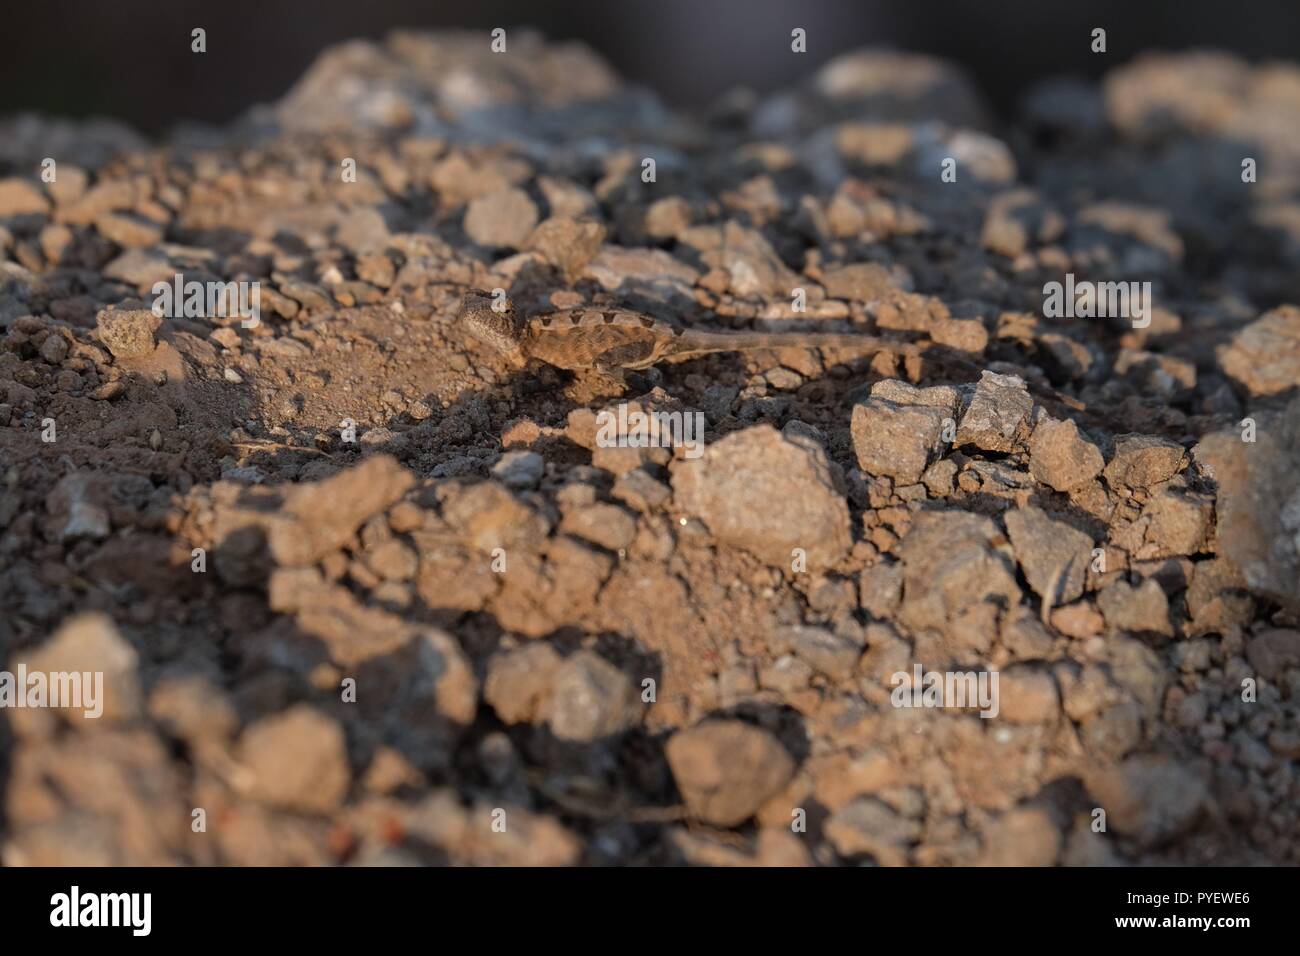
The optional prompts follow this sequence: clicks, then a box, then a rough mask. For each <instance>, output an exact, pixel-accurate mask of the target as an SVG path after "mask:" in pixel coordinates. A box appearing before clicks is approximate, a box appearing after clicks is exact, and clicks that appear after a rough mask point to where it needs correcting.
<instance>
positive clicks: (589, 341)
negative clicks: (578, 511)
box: [459, 290, 1084, 410]
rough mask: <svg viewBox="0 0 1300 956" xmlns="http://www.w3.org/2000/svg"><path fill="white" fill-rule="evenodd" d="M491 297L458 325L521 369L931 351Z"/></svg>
mask: <svg viewBox="0 0 1300 956" xmlns="http://www.w3.org/2000/svg"><path fill="white" fill-rule="evenodd" d="M495 305H496V300H495V299H494V298H493V296H491V295H489V294H488V293H486V292H480V291H477V290H471V291H469V292H467V293H466V294H465V297H464V299H463V300H462V301H461V307H460V312H459V320H460V322H461V323H463V324H464V326H465V329H466V331H467V332H468V333H469V334H470V335H471V336H473V337H474V338H475V339H478V340H479V341H480V342H482V343H484V344H485V345H487V346H489V347H491V348H492V349H494V350H496V351H497V352H499V353H501V354H502V355H504V356H505V357H506V358H507V360H509V361H510V362H511V363H512V364H514V365H515V366H516V367H523V366H525V365H526V364H527V363H528V362H529V361H530V360H536V361H540V362H542V363H544V364H546V365H550V366H553V367H555V368H559V369H564V370H566V371H578V372H580V371H584V370H592V371H595V372H598V373H600V374H603V375H605V376H607V377H609V378H612V379H614V380H615V381H618V382H622V381H623V373H624V372H625V371H638V370H641V369H648V368H650V367H652V366H654V365H656V364H658V363H659V362H661V361H684V360H686V359H692V358H696V357H698V356H701V355H709V354H713V353H717V352H746V351H758V350H763V349H781V348H801V349H815V348H852V349H860V350H863V351H867V352H892V353H895V354H898V355H900V356H903V357H910V358H919V357H920V356H921V355H922V354H923V352H925V351H928V350H926V349H924V348H923V347H922V346H921V345H918V344H917V343H914V342H900V341H896V340H894V339H886V338H880V337H878V336H873V335H862V334H859V333H855V332H712V331H703V330H697V329H686V328H682V327H681V326H679V325H676V324H674V323H672V322H666V321H664V320H663V319H656V318H654V317H652V316H649V315H646V314H644V313H642V312H633V311H630V310H627V309H618V308H600V307H596V306H577V307H575V308H572V309H561V310H558V311H554V312H546V313H542V314H540V315H536V316H533V317H532V318H529V319H525V318H524V317H523V316H521V315H520V314H519V313H518V312H516V310H515V308H514V306H513V305H512V304H511V303H509V302H505V303H504V308H501V309H500V311H498V309H497V308H496V307H494V306H495ZM931 354H932V357H935V358H937V359H938V361H939V362H940V363H941V364H946V365H950V366H952V367H953V368H955V369H958V370H961V371H966V372H973V373H974V374H976V375H978V374H979V373H980V368H979V366H977V365H976V364H975V363H973V362H969V361H966V360H964V359H958V358H956V357H954V356H952V355H949V354H946V353H942V354H940V353H938V352H934V353H931ZM1027 387H1028V388H1029V390H1030V391H1031V392H1033V393H1034V394H1036V395H1039V396H1041V397H1044V398H1047V399H1048V400H1050V401H1054V402H1060V403H1064V404H1065V405H1067V406H1069V407H1072V408H1074V409H1076V410H1080V409H1082V408H1083V407H1084V406H1083V405H1082V403H1080V402H1079V401H1078V400H1077V399H1074V398H1071V397H1070V396H1068V395H1063V394H1061V393H1060V392H1056V391H1055V390H1051V391H1046V390H1044V389H1041V388H1039V387H1038V386H1036V385H1034V384H1032V383H1027Z"/></svg>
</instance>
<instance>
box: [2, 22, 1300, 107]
mask: <svg viewBox="0 0 1300 956" xmlns="http://www.w3.org/2000/svg"><path fill="white" fill-rule="evenodd" d="M4 6H5V9H4V10H3V13H2V15H0V23H3V30H2V32H3V34H4V40H5V42H4V44H3V53H2V54H0V114H4V113H13V112H21V111H28V110H33V111H39V112H45V113H56V114H64V115H68V116H78V117H80V116H91V115H104V116H111V117H115V118H118V119H122V120H125V121H127V122H128V123H130V124H132V125H133V126H135V127H136V128H138V129H140V130H142V131H145V132H151V133H157V132H159V131H162V130H165V129H167V128H168V127H170V126H171V125H173V124H174V123H176V122H177V121H179V120H187V119H190V120H205V121H211V122H222V121H225V120H229V119H232V118H233V117H235V116H236V115H238V114H239V113H241V112H242V111H243V110H245V109H246V108H247V107H249V106H250V105H252V104H254V103H259V102H269V101H272V100H274V99H276V98H278V97H279V96H280V95H282V94H283V93H284V91H285V90H287V89H288V88H289V86H290V85H291V84H292V83H293V81H294V80H295V79H296V78H297V77H298V76H299V75H301V73H302V72H303V70H304V69H306V67H307V65H308V64H309V63H311V61H312V59H313V58H314V57H315V55H316V53H317V52H318V51H319V50H321V49H322V48H323V47H326V46H328V45H330V44H332V43H337V42H338V41H340V40H344V39H348V38H351V37H375V38H378V37H382V36H383V35H384V34H385V33H387V32H388V31H389V30H391V29H393V28H395V27H419V28H429V29H433V28H440V27H441V28H447V27H462V28H476V29H483V30H487V29H490V28H492V27H496V26H504V27H507V28H509V27H512V26H522V25H532V26H535V27H537V28H539V29H541V30H542V31H543V32H544V33H545V34H547V35H548V36H549V37H551V38H553V39H581V40H584V41H586V42H587V43H588V44H590V45H591V46H593V47H594V48H596V49H597V50H598V51H600V52H601V53H602V54H603V55H604V56H605V57H606V58H607V59H608V60H609V62H610V63H611V64H612V65H613V66H614V68H615V69H616V70H618V71H619V72H620V73H622V74H623V75H624V76H625V77H628V78H629V79H630V80H632V81H633V82H636V83H640V84H643V85H645V86H649V87H651V88H652V89H655V90H657V91H658V92H659V93H660V95H661V96H663V97H664V99H665V100H667V101H668V102H669V103H670V104H673V105H679V106H692V105H703V104H706V103H708V102H709V101H710V100H712V99H713V98H715V97H717V96H719V95H721V94H722V93H724V92H726V91H727V90H728V89H730V88H732V87H733V86H737V85H745V86H749V87H751V88H753V89H755V90H758V91H760V92H766V91H769V90H772V89H775V88H777V87H780V86H783V85H786V84H789V83H791V82H794V81H796V80H798V79H799V78H801V77H803V76H805V75H807V74H808V73H810V72H811V71H812V70H813V69H815V68H816V66H818V65H819V64H821V63H822V62H824V61H825V60H827V59H828V58H830V57H832V56H834V55H835V54H837V53H842V52H844V51H846V50H851V49H854V48H855V47H860V46H890V47H895V48H899V49H910V50H918V51H925V52H930V53H935V54H939V55H942V56H945V57H949V58H951V59H953V60H955V61H957V62H959V63H961V64H963V65H964V66H965V67H966V68H967V69H968V70H969V71H970V73H971V74H972V75H973V76H974V77H975V78H976V80H977V81H978V83H979V84H980V86H981V88H982V89H983V90H984V92H985V94H986V95H987V96H988V97H989V98H990V100H991V101H992V103H993V105H994V106H995V108H997V110H998V111H999V112H1000V113H1002V114H1003V115H1007V114H1009V113H1010V112H1011V111H1012V110H1014V108H1015V104H1016V101H1017V98H1018V95H1019V92H1020V91H1021V90H1022V89H1023V88H1024V87H1025V86H1026V85H1027V84H1028V83H1030V82H1031V81H1033V80H1035V79H1037V78H1040V77H1043V76H1048V75H1052V74H1058V73H1065V72H1070V73H1075V74H1080V75H1085V76H1093V77H1095V76H1099V75H1100V74H1101V73H1102V72H1104V70H1106V69H1107V68H1109V67H1110V66H1113V65H1115V64H1117V63H1120V62H1122V61H1124V60H1127V59H1129V58H1131V57H1132V56H1133V55H1134V54H1136V53H1138V52H1140V51H1142V50H1147V49H1152V48H1160V49H1185V48H1188V47H1218V48H1221V49H1226V50H1230V51H1234V52H1236V53H1239V54H1241V55H1243V56H1245V57H1247V58H1249V59H1252V60H1255V59H1269V58H1284V59H1300V0H1245V2H1240V0H1239V2H1223V0H1220V2H1196V0H1180V2H1172V0H1170V2H1167V0H1084V2H1066V0H947V2H938V0H842V2H841V0H569V2H562V0H556V2H546V0H461V2H447V0H298V2H290V0H116V2H114V0H62V2H61V0H48V2H46V0H6V2H5V4H4ZM196 26H201V27H204V28H205V29H206V30H207V34H208V52H207V53H205V54H203V55H197V54H194V53H191V52H190V31H191V29H193V28H194V27H196ZM796 26H800V27H803V28H805V29H806V30H807V31H808V53H807V55H805V56H795V55H793V54H791V53H790V30H791V29H792V28H794V27H796ZM1097 26H1101V27H1105V28H1106V31H1107V39H1108V52H1107V53H1106V54H1105V55H1104V56H1102V55H1096V54H1093V53H1092V52H1091V51H1090V49H1089V44H1090V40H1091V37H1090V33H1091V30H1092V28H1093V27H1097Z"/></svg>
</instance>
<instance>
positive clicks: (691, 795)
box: [666, 720, 795, 827]
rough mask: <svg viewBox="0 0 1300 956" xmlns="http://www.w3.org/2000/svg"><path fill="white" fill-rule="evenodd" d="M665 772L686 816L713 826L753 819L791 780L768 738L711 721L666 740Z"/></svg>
mask: <svg viewBox="0 0 1300 956" xmlns="http://www.w3.org/2000/svg"><path fill="white" fill-rule="evenodd" d="M666 754H667V757H668V766H669V767H670V768H671V769H672V772H673V778H674V779H675V780H676V781H677V788H678V789H679V790H680V791H681V793H682V797H683V798H684V799H685V800H686V805H687V807H688V808H689V809H690V811H691V813H692V814H693V815H694V816H696V817H698V818H699V819H701V820H703V821H704V822H705V823H711V824H713V825H715V826H721V827H733V826H736V825H737V824H739V823H743V822H744V821H745V820H747V819H749V818H750V817H752V816H753V815H754V814H755V813H756V812H757V811H758V808H759V807H761V806H762V805H763V804H764V803H766V802H767V801H768V800H769V799H770V798H771V797H773V796H775V795H776V794H777V793H778V792H780V790H781V789H782V788H783V787H784V786H785V785H786V784H787V783H788V782H789V781H790V778H791V777H792V776H793V775H794V770H795V766H794V761H793V760H792V759H791V757H790V754H789V753H788V752H787V751H786V749H785V748H784V747H783V746H781V743H780V741H778V740H777V739H776V737H774V736H773V735H772V734H771V733H769V732H768V731H766V730H763V729H761V728H759V727H755V726H753V725H751V724H746V723H743V722H742V721H739V720H710V721H707V722H705V723H702V724H697V725H696V726H694V727H691V728H690V729H688V730H680V731H678V732H677V733H675V734H673V736H672V737H670V738H669V740H668V746H667V748H666Z"/></svg>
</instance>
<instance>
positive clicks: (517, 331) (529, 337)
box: [460, 292, 918, 372]
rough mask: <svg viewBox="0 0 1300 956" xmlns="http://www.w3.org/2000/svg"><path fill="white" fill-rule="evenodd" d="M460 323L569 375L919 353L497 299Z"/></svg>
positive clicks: (466, 309)
mask: <svg viewBox="0 0 1300 956" xmlns="http://www.w3.org/2000/svg"><path fill="white" fill-rule="evenodd" d="M460 318H461V321H462V322H464V323H465V326H466V329H467V330H468V331H469V333H470V334H471V335H473V336H474V337H475V338H477V339H479V340H480V341H483V342H485V343H486V344H488V345H490V346H492V347H493V348H495V349H497V350H498V351H500V352H503V353H505V354H506V355H508V356H511V357H513V358H515V359H516V361H527V360H528V359H536V360H538V361H541V362H545V363H546V364H547V365H553V366H555V367H556V368H561V369H569V370H579V369H599V370H601V371H608V372H613V371H616V370H621V369H631V370H637V369H645V368H649V367H650V366H652V365H656V364H658V363H659V362H661V361H665V360H671V359H678V360H681V359H688V358H694V357H696V356H698V355H708V354H710V353H714V352H744V351H754V350H757V349H779V348H835V347H839V348H855V349H864V350H868V351H875V352H879V351H886V350H888V351H893V352H898V353H903V354H913V353H916V352H917V351H918V350H917V347H916V346H915V345H912V344H910V343H907V342H894V341H890V340H888V339H881V338H877V337H875V336H869V335H856V334H853V333H846V334H839V333H827V332H811V333H804V332H702V331H698V330H693V329H683V328H681V327H680V326H677V325H674V324H672V323H671V322H665V321H663V320H662V319H655V318H652V317H650V316H648V315H644V314H642V313H639V312H629V311H627V310H625V309H598V308H594V307H579V308H575V309H563V310H560V311H557V312H548V313H546V314H544V315H538V316H534V317H533V318H531V319H528V320H523V319H520V318H519V317H518V316H516V315H515V314H514V312H513V310H512V309H508V308H507V309H506V310H505V311H503V312H497V311H495V310H494V309H493V308H492V298H491V297H490V296H487V295H484V294H483V293H475V292H471V293H470V294H468V295H467V296H466V297H465V301H464V303H463V305H462V306H461V312H460Z"/></svg>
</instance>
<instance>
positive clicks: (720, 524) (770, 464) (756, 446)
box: [672, 425, 851, 569]
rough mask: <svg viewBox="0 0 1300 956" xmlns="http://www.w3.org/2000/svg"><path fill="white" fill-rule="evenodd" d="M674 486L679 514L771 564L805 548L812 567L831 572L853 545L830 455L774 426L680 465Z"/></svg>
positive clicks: (739, 435)
mask: <svg viewBox="0 0 1300 956" xmlns="http://www.w3.org/2000/svg"><path fill="white" fill-rule="evenodd" d="M672 484H673V492H674V494H675V496H676V501H677V504H678V505H679V506H680V507H681V508H682V510H684V511H686V512H688V513H690V514H694V515H698V516H699V517H700V518H701V519H703V521H704V523H705V524H707V525H708V527H709V530H710V531H712V532H713V534H714V535H715V536H716V537H717V538H718V539H719V540H721V541H723V542H726V543H727V544H732V545H735V546H736V547H739V548H744V549H745V550H746V551H749V552H750V553H752V554H754V555H757V556H758V557H759V558H761V559H763V560H764V561H766V562H767V563H768V564H771V565H775V566H783V567H789V566H790V562H791V560H792V555H791V552H792V550H793V549H794V548H803V549H804V551H805V552H806V553H807V556H808V562H809V568H810V569H811V568H813V567H826V566H828V565H833V564H835V563H837V562H838V561H839V560H840V559H841V558H842V557H843V556H844V555H845V553H846V552H847V551H848V549H849V546H850V544H851V539H850V536H849V510H848V505H847V504H846V503H845V500H844V497H843V496H842V495H841V494H840V492H839V491H837V490H836V488H835V484H834V482H833V480H832V478H831V472H830V466H829V464H828V463H827V460H826V454H825V452H824V451H822V450H821V449H820V448H818V447H816V446H815V445H813V444H811V443H806V442H797V441H794V440H791V439H788V438H785V437H783V436H782V435H781V433H780V432H778V431H777V430H776V429H775V428H773V427H772V426H771V425H757V426H754V427H753V428H747V429H745V430H744V431H740V432H734V433H732V434H730V435H728V436H727V437H726V438H723V439H722V440H721V441H718V442H714V443H713V444H712V445H710V446H709V448H708V450H707V451H705V453H704V454H703V455H702V456H701V457H700V458H699V459H698V460H696V461H693V462H691V461H686V462H680V463H678V464H677V466H676V467H674V469H673V475H672ZM778 502H779V503H780V504H779V506H778V505H777V503H778Z"/></svg>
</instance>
